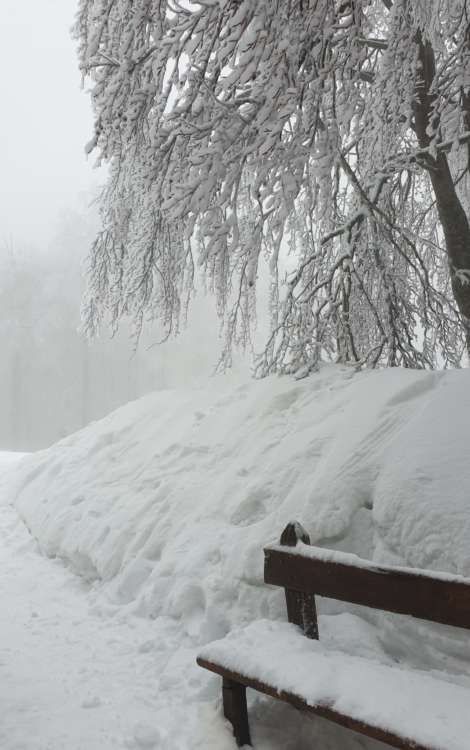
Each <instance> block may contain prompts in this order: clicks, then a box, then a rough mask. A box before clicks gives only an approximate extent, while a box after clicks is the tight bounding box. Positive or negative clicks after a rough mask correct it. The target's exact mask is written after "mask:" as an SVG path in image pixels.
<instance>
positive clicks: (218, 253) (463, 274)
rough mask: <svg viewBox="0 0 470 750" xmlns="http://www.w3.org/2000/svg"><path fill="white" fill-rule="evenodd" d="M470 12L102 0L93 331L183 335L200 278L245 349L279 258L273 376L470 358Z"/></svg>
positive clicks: (94, 72) (91, 3) (269, 362)
mask: <svg viewBox="0 0 470 750" xmlns="http://www.w3.org/2000/svg"><path fill="white" fill-rule="evenodd" d="M469 14H470V8H467V2H466V0H198V2H197V3H196V2H194V3H193V2H190V0H184V1H183V0H179V1H178V0H80V6H79V13H78V16H77V24H76V35H77V38H78V40H79V56H80V65H81V69H82V71H83V75H84V77H87V78H88V80H90V81H91V83H92V92H91V95H92V101H93V107H94V111H95V118H96V119H95V133H94V137H93V139H92V141H91V142H90V144H89V145H88V150H89V151H90V152H91V151H93V150H94V149H96V150H97V152H98V154H99V159H102V160H104V161H107V162H108V163H109V165H110V170H109V181H108V184H107V187H106V189H105V190H104V192H103V195H102V200H101V216H102V229H101V232H100V233H99V235H98V237H97V239H96V241H95V243H94V246H93V250H92V255H91V263H90V269H89V287H88V295H87V298H86V302H85V308H84V313H85V322H86V325H87V327H88V329H89V330H90V331H93V330H95V329H96V327H97V326H98V325H99V323H100V321H101V320H102V319H103V318H104V317H107V316H109V317H110V318H111V321H112V323H113V324H114V325H116V324H117V322H118V321H119V319H120V318H121V316H123V315H127V314H131V315H132V316H133V317H134V320H135V322H136V325H137V330H140V327H141V325H142V322H143V320H144V317H145V316H146V315H148V316H149V317H152V318H155V317H158V318H160V319H161V320H162V321H163V324H164V326H165V329H166V331H167V333H168V334H170V333H171V332H174V331H176V330H177V329H178V324H179V320H180V316H181V314H182V312H184V311H185V309H186V305H187V303H188V301H189V299H190V295H191V288H192V285H193V281H194V276H195V268H196V267H197V266H199V267H200V268H201V269H202V271H203V273H204V274H205V277H206V279H207V280H208V282H209V286H210V287H211V288H212V289H213V291H214V292H215V294H216V296H217V301H218V309H219V312H220V314H221V315H223V316H224V319H225V326H226V332H227V347H226V353H227V354H229V352H230V347H231V344H232V343H233V342H234V341H240V340H241V341H242V342H243V341H246V340H247V337H248V336H249V330H250V321H251V319H252V316H253V311H254V308H255V293H256V282H257V277H258V273H259V265H260V261H261V258H263V257H266V258H267V259H268V262H269V266H270V269H271V273H272V294H271V311H272V330H271V334H270V336H269V339H268V341H267V345H266V349H265V351H264V354H263V356H262V357H261V358H260V360H259V371H260V372H261V373H262V374H264V373H268V372H271V371H273V370H281V371H295V372H297V373H298V374H299V375H300V374H306V373H308V372H309V371H310V370H311V369H312V368H314V367H315V366H316V365H317V363H318V360H319V359H320V358H321V357H322V356H327V357H330V358H333V359H338V360H340V361H343V362H352V363H354V364H355V365H357V366H360V365H363V364H364V365H376V364H378V363H385V364H388V365H403V366H406V367H433V366H436V365H448V364H450V365H458V364H459V362H460V361H461V357H462V353H463V351H464V348H465V344H466V346H467V348H470V227H469V215H470V213H469V212H470V206H469V200H468V197H469V163H470V150H469V149H470V146H469V143H470V15H469ZM285 247H288V248H289V249H290V251H291V253H292V254H293V257H292V258H291V259H289V265H290V268H291V270H290V272H289V274H288V275H287V278H283V277H282V275H281V274H280V273H279V260H280V256H281V254H282V252H284V248H285Z"/></svg>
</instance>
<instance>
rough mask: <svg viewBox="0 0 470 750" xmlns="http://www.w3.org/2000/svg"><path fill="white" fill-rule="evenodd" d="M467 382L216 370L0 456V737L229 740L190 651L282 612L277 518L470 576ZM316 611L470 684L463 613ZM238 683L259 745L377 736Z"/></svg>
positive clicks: (80, 743) (362, 640) (223, 744)
mask: <svg viewBox="0 0 470 750" xmlns="http://www.w3.org/2000/svg"><path fill="white" fill-rule="evenodd" d="M469 386H470V372H469V371H460V372H447V373H425V372H414V371H404V370H398V369H396V370H386V371H382V372H366V373H363V374H356V375H355V374H353V372H352V371H351V370H348V369H345V368H335V367H325V368H324V369H322V370H321V371H320V373H319V374H317V375H315V376H312V377H311V378H309V379H306V380H304V381H299V382H295V381H293V380H290V379H287V378H272V379H269V380H265V381H262V382H252V381H244V382H241V381H239V380H236V379H233V378H229V379H225V380H223V381H218V380H214V381H213V382H212V383H211V384H210V386H209V387H208V388H207V389H199V390H193V391H186V392H182V391H179V392H177V391H168V392H160V393H156V394H154V395H152V396H149V397H146V398H144V399H141V400H139V401H137V402H134V403H131V404H129V405H127V406H125V407H123V408H122V409H120V410H118V411H117V412H114V413H113V414H111V415H110V416H109V417H107V418H106V419H104V420H102V421H100V422H97V423H95V424H92V425H90V426H89V427H87V428H86V429H84V430H82V431H81V432H79V433H76V434H75V435H72V436H70V437H68V438H66V439H65V440H62V441H61V442H60V443H57V444H56V445H55V446H52V448H50V449H48V450H47V451H43V452H41V453H38V454H34V455H31V456H27V457H24V458H22V459H21V461H20V462H19V463H17V464H15V465H13V466H12V467H11V468H9V467H8V466H5V467H4V466H3V463H2V464H0V468H1V472H2V481H1V483H0V492H1V494H2V497H3V501H2V502H3V504H2V505H1V506H0V514H1V515H0V518H1V525H0V534H1V536H2V539H1V541H0V550H1V556H2V568H1V569H2V572H3V576H1V582H2V583H1V594H2V602H3V604H4V606H3V608H2V615H1V620H0V622H1V629H0V649H1V650H0V661H1V663H2V669H3V670H4V674H6V676H7V679H4V680H3V681H2V685H1V687H0V695H1V698H2V706H3V709H2V714H3V718H2V724H1V725H0V747H1V748H2V750H13V749H14V748H15V749H17V748H18V749H19V748H22V749H24V750H33V749H34V750H46V749H47V750H78V748H83V750H85V748H86V750H107V748H109V749H111V748H119V747H124V748H151V749H152V748H165V749H166V748H169V749H170V750H172V749H173V748H174V750H189V749H190V748H191V749H193V748H201V750H202V748H204V749H205V750H233V748H234V747H235V744H234V741H233V739H232V737H231V733H230V730H229V728H228V727H227V725H226V724H225V722H224V721H223V719H222V718H221V714H220V706H219V705H218V696H219V687H220V686H219V682H218V680H217V678H216V677H213V676H211V675H209V673H206V672H205V671H204V670H201V669H199V668H198V667H197V666H196V665H195V655H196V653H197V651H198V649H199V648H200V647H201V646H203V645H205V644H207V643H209V642H210V641H212V640H214V639H217V638H220V637H222V636H224V635H225V634H226V633H227V632H229V631H230V630H231V629H233V628H234V627H236V626H239V625H244V624H246V623H248V622H250V621H252V620H256V619H257V618H267V619H273V620H285V607H284V602H283V592H282V591H277V590H275V589H273V588H269V587H267V586H265V585H264V584H263V554H262V548H263V545H264V544H266V543H270V542H273V541H276V539H278V537H279V535H280V533H281V531H282V529H283V528H284V526H285V525H286V523H287V522H288V521H290V520H292V519H295V520H299V521H300V522H301V523H302V524H303V525H304V526H305V527H306V528H307V530H308V531H309V533H310V536H311V539H312V543H314V544H316V545H318V546H325V547H333V548H335V549H341V550H345V551H348V552H354V553H356V554H359V555H360V556H362V557H366V558H371V559H374V560H377V561H379V562H386V563H389V562H391V563H400V564H403V565H408V566H416V567H424V568H431V569H436V570H443V571H448V572H452V573H460V574H463V575H466V576H470V546H469V544H468V540H469V538H470V492H469V489H470V462H469V461H468V456H467V451H468V448H467V446H468V444H469V439H470V427H469V426H468V414H469V413H470V387H469ZM9 502H13V503H14V507H15V509H14V510H13V509H12V508H11V507H9V505H8V503H9ZM17 513H19V514H20V517H21V518H22V519H23V521H24V524H25V525H23V523H21V522H19V521H18V518H17V515H16V514H17ZM26 527H27V529H29V532H30V534H31V535H32V538H33V539H34V540H37V542H38V545H39V546H38V547H36V544H35V542H34V541H33V539H32V538H31V536H30V534H29V533H28V532H27V531H26ZM39 549H40V550H41V551H42V552H43V553H45V555H46V556H45V557H41V556H40V555H39ZM48 558H54V559H52V560H51V559H48ZM320 611H321V613H322V617H321V621H320V631H321V637H324V638H326V639H327V640H329V642H331V643H333V644H334V645H335V647H337V648H340V649H343V650H345V651H349V652H351V653H353V654H354V655H356V656H368V657H371V658H374V659H377V660H378V661H381V662H383V663H385V664H386V663H391V662H393V663H396V662H397V661H399V662H403V663H405V664H407V663H408V664H410V665H413V666H416V667H419V668H421V669H431V668H432V669H439V670H444V671H445V672H448V673H449V675H450V678H449V679H451V680H453V681H458V682H459V683H462V684H463V685H464V686H465V687H467V686H468V687H470V648H469V643H468V641H469V639H468V636H467V634H466V633H465V632H462V633H459V632H457V631H455V630H450V629H446V628H442V627H438V626H434V627H433V626H431V625H428V624H424V623H420V622H418V621H410V620H407V619H406V618H400V617H397V616H395V617H392V616H386V615H383V614H380V613H373V612H370V611H367V610H362V611H360V610H359V609H358V608H355V609H353V608H348V607H347V606H345V605H340V604H338V603H332V602H324V601H321V602H320ZM322 634H323V635H322ZM251 700H252V701H253V706H252V710H251V714H250V715H251V720H252V734H253V739H254V741H255V747H256V748H257V750H281V748H282V750H294V748H295V750H304V748H305V749H306V748H307V747H308V748H309V749H310V748H311V747H313V746H315V745H316V746H319V747H320V746H321V747H322V749H323V750H339V749H341V750H353V749H355V748H365V747H367V748H378V747H379V746H380V745H379V744H378V743H374V742H369V741H366V740H365V739H364V738H359V737H358V736H356V735H354V734H353V733H351V732H348V731H346V730H342V729H341V728H339V727H335V726H334V725H331V724H329V723H327V722H323V721H321V720H316V721H314V722H312V721H311V720H308V719H305V718H303V717H299V716H298V714H297V713H296V712H295V711H293V710H291V709H290V708H289V707H287V706H283V705H281V704H278V703H275V702H274V701H271V700H270V699H267V698H263V697H261V696H256V695H254V696H252V697H251ZM5 706H6V708H5ZM2 733H3V734H2Z"/></svg>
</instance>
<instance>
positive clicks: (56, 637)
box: [0, 503, 379, 750]
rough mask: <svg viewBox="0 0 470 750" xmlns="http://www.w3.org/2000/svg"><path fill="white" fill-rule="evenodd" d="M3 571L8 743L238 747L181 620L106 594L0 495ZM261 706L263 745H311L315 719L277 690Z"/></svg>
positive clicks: (331, 737)
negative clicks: (43, 546) (178, 627)
mask: <svg viewBox="0 0 470 750" xmlns="http://www.w3.org/2000/svg"><path fill="white" fill-rule="evenodd" d="M0 571H1V574H0V597H1V602H2V607H1V610H0V674H1V681H0V707H1V715H0V748H1V750H118V749H119V748H128V749H129V750H234V749H235V743H234V741H233V738H232V736H231V732H230V731H228V729H227V727H226V726H225V723H224V721H223V719H222V717H221V714H220V711H219V710H217V709H216V702H215V701H214V698H215V697H216V696H218V694H219V684H218V681H217V680H216V679H214V678H211V679H209V680H208V675H207V673H206V672H205V671H204V670H201V669H198V668H196V667H195V650H194V648H192V647H191V646H190V644H189V643H188V644H187V645H185V644H184V643H181V633H179V634H178V633H175V627H174V621H172V620H171V619H169V618H168V619H167V618H158V619H157V620H155V621H152V620H148V619H146V618H140V617H135V616H133V615H132V614H131V613H129V612H127V613H126V612H124V611H123V607H122V606H121V607H115V606H111V605H110V604H106V603H104V602H105V600H104V599H103V598H102V597H101V595H100V594H99V592H95V591H93V588H90V587H89V586H88V585H87V584H85V583H84V582H83V581H82V580H81V579H80V578H78V577H76V576H74V575H73V574H72V573H71V572H69V571H68V570H67V569H66V568H65V567H64V565H63V564H62V563H61V562H60V561H59V560H51V559H48V558H45V557H43V556H42V555H41V554H40V553H39V551H38V549H37V546H36V543H35V542H34V541H33V540H32V538H31V536H30V535H29V533H28V531H27V530H26V528H25V527H24V525H23V523H22V521H20V520H19V518H18V516H17V514H16V511H15V510H14V509H12V508H11V507H9V506H5V505H2V504H1V503H0ZM175 639H179V640H178V642H177V641H176V640H175ZM169 652H170V654H172V655H171V656H169ZM252 697H256V696H255V694H253V696H252ZM256 700H258V698H256ZM261 700H263V699H261ZM262 713H263V716H262V721H261V723H257V722H254V726H253V729H254V731H255V736H256V746H257V748H258V750H281V748H282V750H294V749H295V750H307V748H311V746H312V726H311V722H307V721H301V720H300V719H299V717H298V716H297V713H296V712H294V711H293V710H292V709H290V708H289V707H288V706H286V705H285V704H278V703H277V702H274V701H272V702H271V705H264V708H263V711H262ZM257 714H258V711H257V710H253V715H254V716H255V715H257ZM325 724H327V723H326V722H325ZM293 727H295V731H294V732H293V731H292V728H293ZM324 729H325V730H326V732H325V734H323V729H322V722H321V721H320V725H319V726H317V728H316V730H317V731H316V735H315V736H316V739H321V740H322V747H323V748H324V750H338V748H339V747H343V748H344V747H346V746H347V748H348V750H349V749H350V750H360V749H361V750H364V748H366V747H369V745H368V744H367V742H365V741H364V740H363V738H359V737H357V736H356V737H353V736H352V734H351V733H348V735H345V733H344V730H341V729H340V728H333V725H330V724H328V725H327V726H326V727H324ZM336 736H337V737H338V738H339V741H335V737H336ZM344 740H347V745H346V744H345V742H344ZM373 746H374V747H376V746H377V747H379V745H373ZM370 747H372V745H371V746H370Z"/></svg>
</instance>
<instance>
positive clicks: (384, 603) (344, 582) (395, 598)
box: [264, 523, 470, 638]
mask: <svg viewBox="0 0 470 750" xmlns="http://www.w3.org/2000/svg"><path fill="white" fill-rule="evenodd" d="M309 541H310V540H309V539H308V535H307V534H306V532H305V531H304V529H303V528H302V527H301V525H300V524H297V523H296V524H289V525H288V526H287V527H286V529H285V530H284V532H283V535H282V537H281V545H279V546H272V547H267V548H266V549H265V551H264V553H265V568H264V580H265V582H266V583H269V584H274V585H275V586H283V587H284V588H285V589H286V598H287V609H288V614H289V620H290V621H291V622H296V623H297V624H298V625H301V626H303V627H304V630H305V631H306V635H309V636H310V637H313V638H317V637H318V630H317V626H316V612H315V600H314V595H315V594H317V595H318V596H324V597H328V598H330V599H339V600H340V601H346V602H351V603H353V604H362V605H364V606H366V607H373V608H374V609H381V610H384V611H386V612H397V613H399V614H404V615H412V616H413V617H418V618H420V619H422V620H431V621H432V622H439V623H443V624H445V625H453V626H455V627H459V628H470V580H468V579H465V578H461V577H459V576H452V575H450V574H445V573H435V572H431V571H421V570H418V569H412V568H401V567H398V566H391V565H390V566H385V565H376V564H374V563H372V562H369V561H367V560H362V559H361V558H359V557H356V556H355V555H349V554H346V553H341V552H336V551H332V550H325V549H321V548H319V547H311V546H307V545H309Z"/></svg>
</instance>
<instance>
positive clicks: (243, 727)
mask: <svg viewBox="0 0 470 750" xmlns="http://www.w3.org/2000/svg"><path fill="white" fill-rule="evenodd" d="M222 696H223V703H224V716H225V718H226V719H228V720H229V721H230V723H231V724H232V726H233V733H234V735H235V739H236V741H237V745H238V747H242V746H243V745H251V739H250V727H249V724H248V709H247V707H246V687H245V686H244V685H240V683H239V682H234V681H233V680H228V679H227V678H226V677H224V678H223V685H222Z"/></svg>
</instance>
